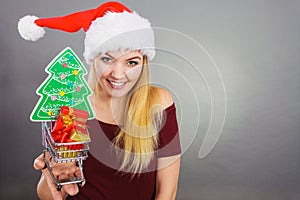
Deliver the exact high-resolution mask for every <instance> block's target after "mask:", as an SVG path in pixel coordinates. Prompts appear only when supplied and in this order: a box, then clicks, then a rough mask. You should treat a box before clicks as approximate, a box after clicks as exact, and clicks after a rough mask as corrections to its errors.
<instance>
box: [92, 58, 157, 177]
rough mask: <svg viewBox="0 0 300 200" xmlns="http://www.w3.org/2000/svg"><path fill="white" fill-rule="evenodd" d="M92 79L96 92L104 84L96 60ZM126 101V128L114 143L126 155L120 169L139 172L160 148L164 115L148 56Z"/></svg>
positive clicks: (144, 59) (123, 155) (123, 156)
mask: <svg viewBox="0 0 300 200" xmlns="http://www.w3.org/2000/svg"><path fill="white" fill-rule="evenodd" d="M88 82H89V85H90V87H91V88H92V90H93V92H94V95H96V93H97V92H99V91H98V90H99V89H97V88H98V87H100V85H99V84H98V81H97V78H96V74H95V69H94V66H93V63H92V65H91V68H90V73H89V80H88ZM97 85H98V86H97ZM125 101H126V103H125V110H124V127H122V129H120V132H119V133H118V135H117V136H116V137H115V138H114V139H113V141H112V144H113V145H114V146H115V147H117V148H116V149H119V151H117V153H118V155H121V156H122V157H121V159H122V162H121V165H120V168H119V171H121V170H124V171H127V172H131V173H133V174H139V173H141V172H142V171H143V169H146V168H147V166H148V165H149V163H150V161H151V159H152V158H153V156H154V152H155V150H156V149H157V147H158V131H159V130H160V127H161V124H162V114H163V113H162V111H163V109H162V106H161V100H160V97H159V94H158V89H157V88H156V87H153V86H151V85H150V74H149V65H148V59H147V56H143V68H142V72H141V75H140V77H139V79H138V80H137V82H136V84H135V85H134V87H133V88H132V89H131V90H130V91H129V93H128V94H127V96H126V100H125ZM94 103H95V102H94ZM120 149H121V151H120ZM120 152H121V153H120Z"/></svg>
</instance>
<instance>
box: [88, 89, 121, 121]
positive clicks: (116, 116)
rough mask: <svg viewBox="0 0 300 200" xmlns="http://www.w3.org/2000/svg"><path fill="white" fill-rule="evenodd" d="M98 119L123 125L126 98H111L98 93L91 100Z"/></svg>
mask: <svg viewBox="0 0 300 200" xmlns="http://www.w3.org/2000/svg"><path fill="white" fill-rule="evenodd" d="M91 103H92V105H93V107H94V111H95V115H96V119H98V120H100V121H104V122H108V123H113V124H122V121H123V114H124V108H125V104H126V102H125V97H118V98H117V97H110V96H105V95H102V94H101V92H96V93H94V94H93V96H92V98H91Z"/></svg>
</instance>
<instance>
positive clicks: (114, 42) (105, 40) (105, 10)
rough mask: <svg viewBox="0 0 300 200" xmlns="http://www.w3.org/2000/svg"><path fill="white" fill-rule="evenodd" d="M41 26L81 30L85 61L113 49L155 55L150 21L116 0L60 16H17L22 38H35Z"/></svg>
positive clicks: (39, 34)
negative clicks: (40, 17) (83, 36)
mask: <svg viewBox="0 0 300 200" xmlns="http://www.w3.org/2000/svg"><path fill="white" fill-rule="evenodd" d="M43 27H47V28H51V29H58V30H62V31H66V32H76V31H79V30H80V29H81V28H83V30H84V31H85V33H86V34H85V40H84V54H83V56H84V58H85V60H86V62H87V63H88V64H90V63H91V61H92V60H93V59H94V58H95V57H96V56H97V55H99V53H106V52H107V51H114V50H126V49H130V50H141V52H142V54H143V55H146V56H147V57H148V59H149V60H152V59H153V57H154V56H155V47H154V33H153V29H152V28H151V24H150V22H149V21H148V20H147V19H145V18H143V17H141V16H140V15H138V14H137V13H136V12H134V11H131V10H129V9H128V8H127V7H125V6H124V5H123V4H121V3H118V2H106V3H104V4H102V5H100V6H99V7H98V8H96V9H90V10H85V11H81V12H77V13H73V14H69V15H66V16H61V17H53V18H44V19H39V18H37V17H36V16H30V15H28V16H25V17H23V18H21V19H20V20H19V23H18V30H19V33H20V35H21V36H22V38H24V39H25V40H30V41H37V40H38V39H40V38H42V37H43V36H44V34H45V30H44V28H43Z"/></svg>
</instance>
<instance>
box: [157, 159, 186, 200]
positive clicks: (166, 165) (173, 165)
mask: <svg viewBox="0 0 300 200" xmlns="http://www.w3.org/2000/svg"><path fill="white" fill-rule="evenodd" d="M179 170H180V155H175V156H170V157H163V158H158V161H157V173H156V196H155V200H173V199H175V198H176V192H177V185H178V177H179Z"/></svg>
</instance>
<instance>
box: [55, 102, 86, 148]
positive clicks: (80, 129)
mask: <svg viewBox="0 0 300 200" xmlns="http://www.w3.org/2000/svg"><path fill="white" fill-rule="evenodd" d="M88 116H89V114H88V112H86V111H84V110H79V109H76V108H70V107H68V106H61V108H60V113H59V114H58V116H57V119H56V122H55V124H54V127H53V130H52V131H51V136H52V138H53V140H54V142H56V143H71V142H86V141H90V137H89V134H88V132H87V129H86V121H87V119H88Z"/></svg>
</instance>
